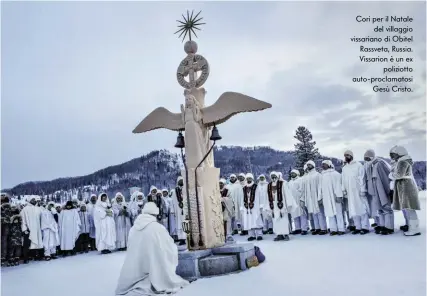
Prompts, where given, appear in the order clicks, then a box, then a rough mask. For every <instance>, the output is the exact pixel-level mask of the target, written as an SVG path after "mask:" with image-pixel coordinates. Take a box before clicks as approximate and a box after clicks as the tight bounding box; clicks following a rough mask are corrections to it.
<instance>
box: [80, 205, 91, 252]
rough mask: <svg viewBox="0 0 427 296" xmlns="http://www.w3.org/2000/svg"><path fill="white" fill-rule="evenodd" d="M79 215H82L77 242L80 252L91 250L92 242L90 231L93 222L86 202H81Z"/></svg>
mask: <svg viewBox="0 0 427 296" xmlns="http://www.w3.org/2000/svg"><path fill="white" fill-rule="evenodd" d="M79 217H80V222H81V225H80V233H79V238H78V239H77V242H76V251H77V252H79V253H80V254H82V253H87V252H89V244H90V238H89V235H90V231H91V227H92V225H93V223H92V222H91V221H90V216H89V212H88V211H87V205H86V203H84V202H81V203H80V207H79Z"/></svg>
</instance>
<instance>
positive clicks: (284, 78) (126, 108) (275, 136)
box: [1, 1, 426, 188]
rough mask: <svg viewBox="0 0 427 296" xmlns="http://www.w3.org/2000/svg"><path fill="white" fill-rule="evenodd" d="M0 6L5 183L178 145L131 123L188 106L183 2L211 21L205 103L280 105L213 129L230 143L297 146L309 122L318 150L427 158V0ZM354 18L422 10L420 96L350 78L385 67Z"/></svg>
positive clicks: (204, 40) (205, 42)
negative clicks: (397, 151)
mask: <svg viewBox="0 0 427 296" xmlns="http://www.w3.org/2000/svg"><path fill="white" fill-rule="evenodd" d="M1 6H2V20H1V22H2V23H1V30H2V31H1V33H2V39H1V41H2V47H1V53H2V56H1V57H2V63H1V71H2V77H1V78H2V80H1V83H2V89H1V91H2V93H1V95H2V98H1V99H2V101H1V132H2V135H1V136H2V139H1V140H2V141H1V148H2V151H1V161H2V164H1V169H2V171H1V173H2V175H1V181H2V186H1V187H2V188H7V187H11V186H14V185H16V184H18V183H21V182H25V181H34V180H49V179H54V178H58V177H67V176H77V175H85V174H89V173H92V172H93V171H96V170H98V169H101V168H104V167H106V166H109V165H114V164H119V163H121V162H124V161H128V160H130V159H132V158H135V157H138V156H141V155H143V154H145V153H148V152H150V151H151V150H154V149H165V148H166V149H171V150H172V151H174V150H173V149H174V148H173V145H174V144H175V141H176V133H174V132H171V131H166V130H158V131H153V132H151V133H148V134H138V135H135V134H132V130H133V129H134V127H135V126H136V125H137V124H138V123H139V122H140V121H141V120H142V119H143V118H144V116H146V115H147V114H148V113H149V112H151V111H152V110H153V109H154V108H156V107H158V106H164V107H166V108H168V109H169V110H171V111H172V112H178V111H179V105H180V104H181V103H183V102H184V97H183V89H182V88H181V87H180V86H179V84H178V82H177V81H176V69H177V66H178V64H179V63H180V61H181V60H182V59H183V58H184V57H185V53H184V51H183V43H182V42H181V40H179V39H178V38H177V36H176V35H174V34H173V33H174V32H175V31H176V27H175V26H176V19H178V18H180V15H181V13H183V12H185V11H186V10H187V9H195V10H200V9H201V10H203V12H202V15H203V17H204V20H205V21H206V23H207V25H205V26H204V27H203V29H202V31H201V32H200V34H198V35H199V39H197V42H198V44H199V52H198V53H199V54H202V55H203V56H204V57H205V58H206V59H207V60H208V61H209V64H210V69H211V72H210V76H209V79H208V80H207V82H206V84H205V88H206V90H207V96H206V103H207V104H212V103H214V102H215V101H216V99H217V98H218V97H219V96H220V95H221V93H223V92H225V91H237V92H241V93H244V94H247V95H250V96H253V97H255V98H258V99H261V100H265V101H268V102H270V103H271V104H272V105H273V107H272V108H271V109H269V110H267V111H263V112H257V113H251V114H241V115H239V116H236V117H233V118H232V119H230V120H229V121H227V122H226V123H224V124H223V125H221V126H219V131H220V134H221V135H222V137H223V140H222V141H221V144H222V145H245V146H246V145H251V146H253V145H269V146H271V147H273V148H276V149H282V150H290V149H293V144H294V139H293V135H294V131H295V129H296V128H297V127H298V126H299V125H304V126H306V127H308V128H309V129H310V130H311V131H312V133H313V136H314V139H315V140H316V141H317V145H318V148H319V150H320V152H321V153H322V154H323V155H328V156H334V157H340V158H342V155H343V152H344V151H345V150H346V149H352V150H353V151H354V154H355V158H356V159H362V157H363V153H364V151H365V150H366V149H369V148H373V149H375V150H376V152H377V154H379V155H387V154H388V151H389V149H390V147H392V146H393V145H395V144H402V145H405V146H406V147H407V148H408V150H409V152H410V154H411V155H412V156H413V158H414V159H416V160H424V159H425V158H426V144H425V143H426V102H425V96H426V83H425V79H426V72H425V66H426V65H425V54H426V51H425V42H426V39H425V33H426V32H425V26H426V23H425V3H422V2H417V3H410V2H406V1H405V2H388V3H384V2H383V3H381V2H379V3H366V2H364V3H354V2H352V3H350V2H340V3H338V2H324V3H309V2H300V3H294V2H281V3H280V2H272V3H262V2H257V3H255V2H250V3H248V2H247V3H237V2H234V3H233V2H219V3H213V2H210V3H209V2H208V3H193V4H189V3H165V2H163V3H153V2H151V3H144V2H127V3H119V2H87V3H86V2H78V3H71V2H68V3H61V2H38V3H28V2H26V3H25V2H15V3H4V2H3V3H2V4H1ZM357 15H363V16H371V17H381V16H385V15H398V16H407V15H409V16H412V17H413V18H414V22H413V23H410V24H409V26H410V27H411V28H413V30H414V32H412V33H410V34H409V35H413V36H414V42H413V43H412V44H411V46H412V48H413V50H414V51H415V52H414V53H413V54H410V55H411V56H413V57H414V61H415V62H414V63H413V67H414V72H413V73H412V76H413V77H414V80H415V82H414V83H412V84H411V85H410V86H411V87H412V88H413V89H414V92H412V93H406V94H405V93H400V94H394V93H391V92H390V93H381V94H380V93H378V94H375V93H374V92H373V91H372V85H369V84H364V83H353V82H352V81H351V78H352V77H359V76H361V75H363V76H366V77H368V76H381V75H382V74H381V69H382V68H381V65H373V64H371V65H368V64H362V63H361V62H360V61H359V55H363V54H361V53H360V52H359V44H356V43H352V42H351V41H350V37H354V36H358V37H364V36H367V35H370V36H375V34H377V35H378V34H381V33H374V32H372V29H373V28H374V27H375V25H373V24H372V23H357V22H356V21H355V17H356V16H357ZM396 25H397V26H406V25H407V24H402V25H399V24H396ZM384 34H386V33H383V35H384ZM374 45H375V44H374ZM366 46H369V44H367V45H366ZM365 55H367V56H374V57H375V56H377V55H378V54H365ZM386 55H387V54H386Z"/></svg>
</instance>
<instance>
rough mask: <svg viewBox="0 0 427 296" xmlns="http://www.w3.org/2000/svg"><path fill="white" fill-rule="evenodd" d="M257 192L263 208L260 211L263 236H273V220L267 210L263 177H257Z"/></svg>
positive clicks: (265, 184)
mask: <svg viewBox="0 0 427 296" xmlns="http://www.w3.org/2000/svg"><path fill="white" fill-rule="evenodd" d="M257 185H258V187H257V191H258V194H259V199H260V203H261V204H262V205H264V206H263V209H262V218H263V224H264V225H263V226H264V227H263V231H262V233H263V234H273V218H272V217H271V211H270V210H269V208H268V206H267V205H268V204H269V203H268V194H267V186H268V182H267V180H266V179H265V175H259V176H258V183H257Z"/></svg>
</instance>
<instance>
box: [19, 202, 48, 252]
mask: <svg viewBox="0 0 427 296" xmlns="http://www.w3.org/2000/svg"><path fill="white" fill-rule="evenodd" d="M20 214H21V217H22V225H21V229H22V232H24V231H27V230H28V231H29V232H30V241H31V245H30V249H32V250H33V249H43V239H42V232H41V225H40V223H41V209H40V208H39V207H36V206H33V205H32V204H30V203H28V204H27V205H26V207H25V208H23V209H22V211H21V213H20Z"/></svg>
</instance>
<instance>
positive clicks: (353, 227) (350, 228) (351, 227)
mask: <svg viewBox="0 0 427 296" xmlns="http://www.w3.org/2000/svg"><path fill="white" fill-rule="evenodd" d="M347 229H348V230H350V231H355V230H356V226H349V227H347Z"/></svg>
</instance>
